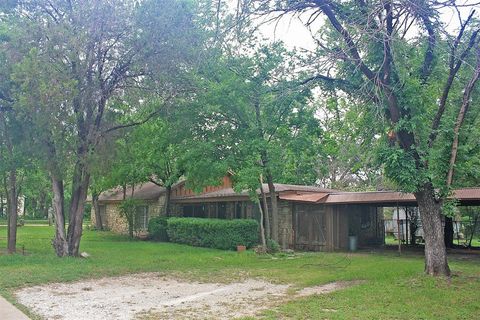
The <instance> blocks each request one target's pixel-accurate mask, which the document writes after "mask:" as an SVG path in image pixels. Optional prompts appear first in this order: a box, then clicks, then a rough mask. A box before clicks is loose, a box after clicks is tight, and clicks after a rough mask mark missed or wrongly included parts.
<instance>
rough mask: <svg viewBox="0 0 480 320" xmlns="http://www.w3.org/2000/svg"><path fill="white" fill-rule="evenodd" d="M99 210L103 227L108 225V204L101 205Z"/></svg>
mask: <svg viewBox="0 0 480 320" xmlns="http://www.w3.org/2000/svg"><path fill="white" fill-rule="evenodd" d="M98 211H99V215H100V222H101V223H102V227H106V226H107V224H108V222H107V206H106V205H99V206H98Z"/></svg>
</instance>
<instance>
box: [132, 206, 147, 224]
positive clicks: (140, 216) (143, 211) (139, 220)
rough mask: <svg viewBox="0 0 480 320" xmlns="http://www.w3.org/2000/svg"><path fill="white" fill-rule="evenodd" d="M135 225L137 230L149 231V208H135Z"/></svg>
mask: <svg viewBox="0 0 480 320" xmlns="http://www.w3.org/2000/svg"><path fill="white" fill-rule="evenodd" d="M134 225H135V229H136V230H147V228H148V206H137V207H136V208H135V216H134Z"/></svg>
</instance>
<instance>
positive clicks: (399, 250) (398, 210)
mask: <svg viewBox="0 0 480 320" xmlns="http://www.w3.org/2000/svg"><path fill="white" fill-rule="evenodd" d="M397 237H398V253H399V254H401V253H402V239H400V208H399V207H398V202H397Z"/></svg>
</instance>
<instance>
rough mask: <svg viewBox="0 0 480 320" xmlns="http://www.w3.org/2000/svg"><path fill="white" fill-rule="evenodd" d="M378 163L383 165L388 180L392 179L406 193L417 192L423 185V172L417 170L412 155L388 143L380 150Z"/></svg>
mask: <svg viewBox="0 0 480 320" xmlns="http://www.w3.org/2000/svg"><path fill="white" fill-rule="evenodd" d="M378 161H379V162H380V163H383V165H384V168H385V174H386V176H387V178H390V179H392V180H393V181H395V182H396V183H397V185H398V186H399V187H400V188H401V189H402V190H403V191H406V192H415V191H417V189H418V188H419V186H420V185H421V182H422V181H424V180H423V179H422V171H419V170H418V169H417V168H416V164H415V159H414V158H413V156H412V154H411V153H408V152H407V151H405V150H403V149H401V148H399V147H398V146H397V147H391V146H388V145H387V144H386V143H385V144H384V145H383V148H380V149H379V153H378Z"/></svg>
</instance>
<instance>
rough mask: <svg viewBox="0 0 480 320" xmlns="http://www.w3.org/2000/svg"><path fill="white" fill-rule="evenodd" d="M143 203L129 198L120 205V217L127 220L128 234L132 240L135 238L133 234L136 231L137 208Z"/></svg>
mask: <svg viewBox="0 0 480 320" xmlns="http://www.w3.org/2000/svg"><path fill="white" fill-rule="evenodd" d="M141 203H142V202H141V201H140V200H137V199H132V198H127V199H125V200H123V201H122V202H121V203H120V205H119V209H120V215H121V216H122V217H123V218H125V220H127V224H128V234H129V236H130V238H133V233H134V232H135V231H136V230H135V214H136V212H137V207H138V206H139V205H141Z"/></svg>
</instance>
